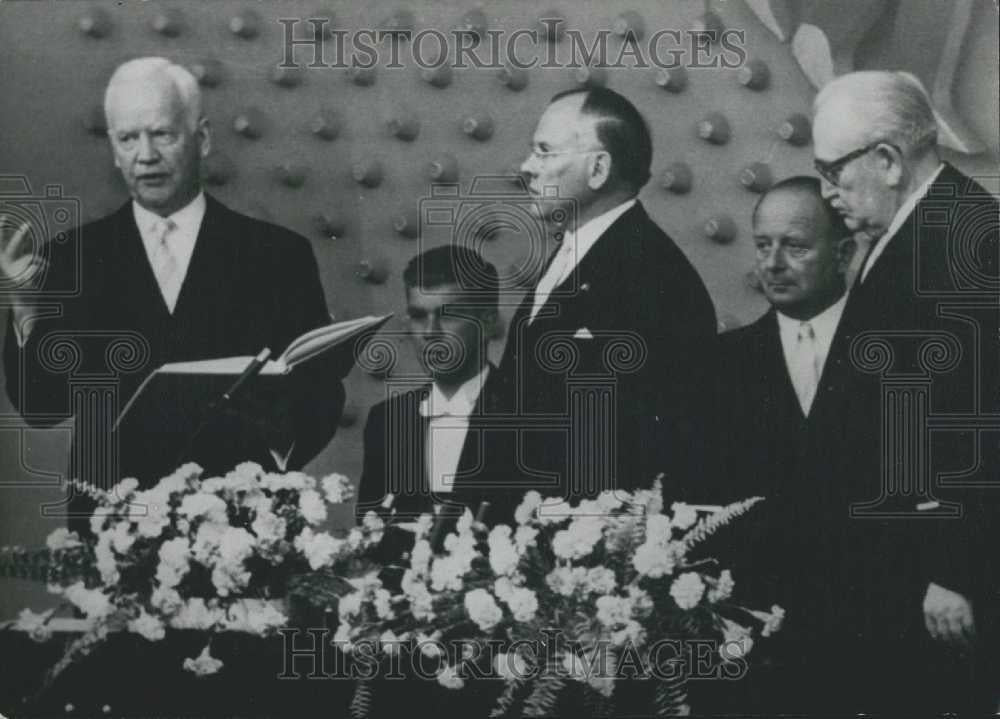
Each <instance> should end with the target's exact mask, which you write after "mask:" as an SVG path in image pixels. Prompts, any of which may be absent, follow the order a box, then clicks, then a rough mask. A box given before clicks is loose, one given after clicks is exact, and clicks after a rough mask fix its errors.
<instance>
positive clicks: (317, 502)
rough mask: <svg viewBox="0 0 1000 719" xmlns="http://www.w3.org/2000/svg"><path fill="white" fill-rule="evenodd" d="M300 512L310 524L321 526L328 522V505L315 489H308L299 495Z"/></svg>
mask: <svg viewBox="0 0 1000 719" xmlns="http://www.w3.org/2000/svg"><path fill="white" fill-rule="evenodd" d="M299 511H300V512H301V513H302V516H303V517H304V518H305V520H306V521H307V522H309V524H319V523H320V522H325V521H326V516H327V515H326V504H324V503H323V498H322V497H321V496H320V495H319V492H317V491H316V490H314V489H306V490H303V491H302V492H300V493H299Z"/></svg>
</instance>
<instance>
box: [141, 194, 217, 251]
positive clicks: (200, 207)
mask: <svg viewBox="0 0 1000 719" xmlns="http://www.w3.org/2000/svg"><path fill="white" fill-rule="evenodd" d="M206 205H207V203H206V201H205V193H204V192H199V193H198V195H197V196H196V197H195V198H194V199H193V200H191V202H189V203H187V204H186V205H184V207H182V208H181V209H179V210H177V212H174V213H173V214H171V215H168V216H167V217H168V218H169V219H171V220H173V222H174V224H175V225H177V230H176V232H177V235H178V237H194V238H197V237H198V230H200V229H201V221H202V219H203V218H204V217H205V207H206ZM132 214H133V216H134V217H135V224H136V226H137V227H138V228H139V232H140V233H141V234H142V238H143V241H145V240H146V237H147V235H148V236H152V231H153V228H154V227H155V226H156V225H157V224H158V223H159V222H160V220H162V219H163V218H162V217H160V216H159V215H158V214H156V213H155V212H152V211H151V210H147V209H146V208H145V207H143V206H142V205H140V204H139V203H138V202H135V201H133V202H132Z"/></svg>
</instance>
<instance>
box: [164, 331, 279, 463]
mask: <svg viewBox="0 0 1000 719" xmlns="http://www.w3.org/2000/svg"><path fill="white" fill-rule="evenodd" d="M270 356H271V350H270V348H268V347H265V348H264V349H262V350H261V351H260V353H259V354H258V355H257V356H256V357H254V358H253V359H252V360H250V362H249V363H248V364H247V366H246V367H245V368H244V369H243V371H242V372H241V373H240V376H239V377H237V378H236V381H235V382H233V383H232V384H231V385H229V388H228V389H227V390H226V391H225V392H223V393H222V396H221V397H219V399H217V400H215V401H214V402H212V403H211V404H210V405H208V409H207V410H205V414H204V415H203V416H202V418H201V422H199V423H198V427H197V429H195V431H194V432H193V433H192V434H191V436H190V437H189V438H188V441H187V443H186V444H185V445H184V448H183V449H182V450H181V451H180V453H179V454H178V455H177V459H176V460H175V461H174V465H175V466H177V465H180V464H181V463H183V462H185V461H186V460H187V459H188V455H189V454H190V453H191V450H192V448H193V447H194V443H195V440H197V439H198V437H200V436H201V433H202V432H204V431H205V428H206V427H207V426H208V425H209V424H210V423H211V421H212V420H213V419H215V417H216V416H217V415H218V414H219V412H220V410H221V409H222V408H224V407H225V406H226V405H228V404H229V403H230V402H232V400H233V397H235V396H236V395H237V394H239V392H240V390H241V389H243V387H244V385H246V383H247V382H249V381H250V380H251V379H253V378H254V377H256V376H257V375H259V374H260V371H261V370H262V369H263V368H264V365H265V364H266V363H267V358H268V357H270Z"/></svg>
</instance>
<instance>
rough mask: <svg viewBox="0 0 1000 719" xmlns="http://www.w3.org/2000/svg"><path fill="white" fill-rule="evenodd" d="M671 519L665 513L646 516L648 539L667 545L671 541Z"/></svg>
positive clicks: (648, 540)
mask: <svg viewBox="0 0 1000 719" xmlns="http://www.w3.org/2000/svg"><path fill="white" fill-rule="evenodd" d="M670 533H671V521H670V517H668V516H667V515H665V514H651V515H649V516H648V517H646V541H647V542H654V543H657V544H662V545H665V544H667V543H668V542H669V541H670Z"/></svg>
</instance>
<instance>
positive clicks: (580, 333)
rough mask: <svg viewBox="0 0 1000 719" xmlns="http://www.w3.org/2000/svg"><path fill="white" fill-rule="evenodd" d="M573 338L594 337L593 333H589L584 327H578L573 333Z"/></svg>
mask: <svg viewBox="0 0 1000 719" xmlns="http://www.w3.org/2000/svg"><path fill="white" fill-rule="evenodd" d="M573 339H577V340H592V339H594V335H592V334H591V333H590V330H588V329H587V328H586V327H581V328H580V329H578V330H577V331H576V332H574V333H573Z"/></svg>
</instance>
